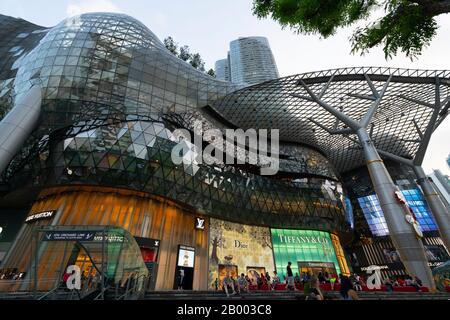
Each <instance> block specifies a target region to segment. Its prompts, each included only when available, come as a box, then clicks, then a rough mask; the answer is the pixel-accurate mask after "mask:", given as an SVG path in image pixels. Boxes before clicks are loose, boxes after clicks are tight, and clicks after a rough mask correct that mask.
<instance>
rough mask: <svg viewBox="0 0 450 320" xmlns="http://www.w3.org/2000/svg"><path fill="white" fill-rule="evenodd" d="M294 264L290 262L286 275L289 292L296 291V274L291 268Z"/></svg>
mask: <svg viewBox="0 0 450 320" xmlns="http://www.w3.org/2000/svg"><path fill="white" fill-rule="evenodd" d="M291 265H292V262H290V261H289V262H288V265H287V266H286V275H287V279H286V280H287V286H286V288H287V289H288V290H295V284H294V274H293V273H292V268H291Z"/></svg>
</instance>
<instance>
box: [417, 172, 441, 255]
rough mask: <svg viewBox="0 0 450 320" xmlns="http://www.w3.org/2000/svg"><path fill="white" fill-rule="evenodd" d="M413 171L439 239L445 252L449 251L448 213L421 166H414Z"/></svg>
mask: <svg viewBox="0 0 450 320" xmlns="http://www.w3.org/2000/svg"><path fill="white" fill-rule="evenodd" d="M413 169H414V172H415V173H416V176H417V182H418V183H419V185H420V187H421V188H422V191H423V194H424V196H425V198H426V200H427V203H428V205H429V206H430V209H431V212H433V216H434V219H435V220H436V224H437V227H438V229H439V233H440V235H441V239H442V241H443V242H444V245H445V246H446V247H447V250H448V251H450V213H449V212H448V210H447V208H446V207H445V205H444V203H442V201H441V198H440V197H439V194H438V193H437V192H436V190H435V189H434V187H433V185H432V184H431V182H430V180H428V177H427V175H426V174H425V172H424V171H423V169H422V166H414V167H413Z"/></svg>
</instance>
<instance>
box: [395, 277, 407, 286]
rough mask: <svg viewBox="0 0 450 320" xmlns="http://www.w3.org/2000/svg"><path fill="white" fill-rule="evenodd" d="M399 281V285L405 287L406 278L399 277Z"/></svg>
mask: <svg viewBox="0 0 450 320" xmlns="http://www.w3.org/2000/svg"><path fill="white" fill-rule="evenodd" d="M397 282H398V285H399V286H400V287H404V286H405V280H403V279H402V278H397Z"/></svg>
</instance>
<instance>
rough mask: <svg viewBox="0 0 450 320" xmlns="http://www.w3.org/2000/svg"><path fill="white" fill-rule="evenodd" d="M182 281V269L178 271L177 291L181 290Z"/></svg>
mask: <svg viewBox="0 0 450 320" xmlns="http://www.w3.org/2000/svg"><path fill="white" fill-rule="evenodd" d="M183 280H184V269H183V268H181V269H180V270H179V271H178V281H177V283H178V290H183Z"/></svg>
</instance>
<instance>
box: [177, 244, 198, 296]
mask: <svg viewBox="0 0 450 320" xmlns="http://www.w3.org/2000/svg"><path fill="white" fill-rule="evenodd" d="M194 266H195V248H193V247H188V246H184V245H179V246H178V257H177V267H176V269H175V280H174V284H173V289H174V290H177V289H181V290H192V288H193V284H194Z"/></svg>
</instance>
